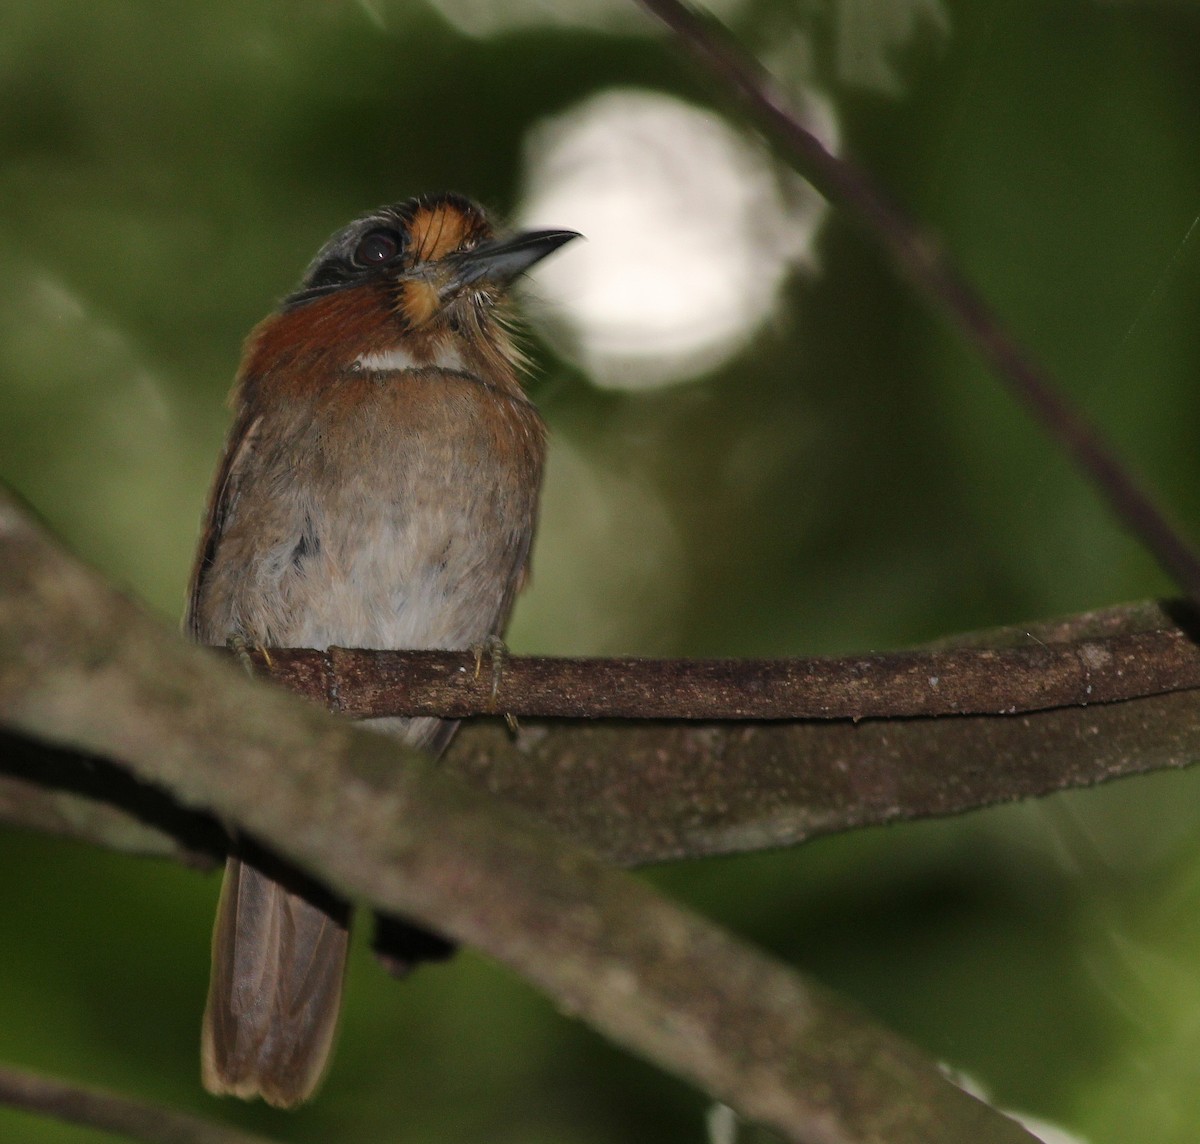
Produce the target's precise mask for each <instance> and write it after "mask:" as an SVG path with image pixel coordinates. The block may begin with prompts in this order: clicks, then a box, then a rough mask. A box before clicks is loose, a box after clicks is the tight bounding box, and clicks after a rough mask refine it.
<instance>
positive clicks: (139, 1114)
mask: <svg viewBox="0 0 1200 1144" xmlns="http://www.w3.org/2000/svg"><path fill="white" fill-rule="evenodd" d="M0 1105H7V1106H8V1107H10V1108H19V1109H23V1110H24V1111H26V1112H36V1113H41V1114H42V1115H44V1116H52V1117H54V1118H55V1119H57V1120H63V1121H66V1122H67V1123H68V1124H82V1125H84V1126H85V1127H88V1128H98V1129H100V1130H101V1131H103V1132H115V1133H118V1134H119V1135H121V1136H124V1137H126V1138H128V1139H130V1140H142V1141H145V1144H272V1141H271V1140H269V1139H268V1138H267V1137H265V1136H258V1135H255V1134H252V1133H249V1132H242V1131H240V1130H238V1129H236V1128H227V1127H225V1125H223V1124H214V1123H213V1122H212V1121H209V1120H203V1119H201V1118H200V1117H198V1116H190V1115H188V1114H187V1113H184V1112H177V1111H175V1110H174V1109H172V1108H164V1107H163V1106H162V1105H158V1104H149V1103H146V1102H143V1101H140V1100H131V1099H130V1098H129V1097H127V1096H121V1095H120V1094H118V1093H115V1092H108V1091H106V1090H104V1089H100V1088H90V1087H85V1086H84V1085H78V1084H72V1083H69V1082H67V1081H62V1080H58V1079H56V1078H53V1077H48V1076H42V1075H41V1074H39V1073H33V1072H27V1071H25V1070H24V1069H17V1068H13V1067H12V1066H10V1065H0Z"/></svg>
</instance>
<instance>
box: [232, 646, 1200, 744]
mask: <svg viewBox="0 0 1200 1144" xmlns="http://www.w3.org/2000/svg"><path fill="white" fill-rule="evenodd" d="M252 657H253V659H254V660H255V663H256V665H257V667H258V670H259V671H260V672H261V673H262V674H263V675H267V676H270V678H272V679H274V680H275V681H277V682H279V683H281V684H283V685H284V686H285V687H287V688H288V689H289V690H291V691H295V692H298V693H299V694H301V695H305V696H307V697H308V698H310V699H313V700H316V701H317V702H319V703H323V704H325V705H326V706H328V707H329V708H330V709H331V710H334V711H339V712H341V713H342V714H345V715H351V716H354V717H358V718H365V717H369V716H380V715H441V716H443V717H448V718H454V719H462V718H467V717H470V716H473V715H488V714H497V713H504V714H507V715H518V716H522V717H532V718H560V719H563V718H565V719H580V718H587V719H694V720H705V721H709V722H713V721H724V720H734V719H737V720H741V719H760V720H761V719H776V720H777V719H882V718H897V717H905V718H908V717H914V716H934V715H982V714H1003V715H1016V714H1022V713H1025V712H1030V711H1043V710H1046V709H1048V708H1052V707H1069V706H1087V705H1089V704H1093V703H1111V702H1114V701H1118V700H1126V699H1138V698H1144V697H1146V696H1149V695H1160V694H1163V693H1165V692H1170V691H1186V690H1192V689H1195V688H1200V648H1198V647H1197V646H1196V644H1195V643H1193V642H1192V640H1191V639H1190V638H1189V637H1188V636H1187V635H1185V634H1184V633H1183V632H1181V631H1179V630H1166V631H1162V630H1160V631H1149V632H1134V633H1123V634H1119V635H1111V636H1105V637H1098V638H1088V639H1082V640H1075V641H1071V642H1067V643H1057V644H1049V643H1045V642H1033V641H1032V640H1030V641H1029V642H1028V645H1027V646H1025V647H1017V648H946V649H943V650H938V651H928V652H896V653H892V654H888V655H869V656H854V657H852V658H846V659H777V660H733V659H720V660H686V659H560V658H547V657H538V656H511V655H504V656H502V657H500V658H493V657H492V655H491V653H487V654H484V655H482V656H476V655H475V654H473V653H471V652H453V651H365V650H356V649H348V648H330V649H329V650H328V651H317V650H313V649H303V648H287V649H277V648H272V649H271V650H270V651H269V652H263V651H256V652H253V653H252Z"/></svg>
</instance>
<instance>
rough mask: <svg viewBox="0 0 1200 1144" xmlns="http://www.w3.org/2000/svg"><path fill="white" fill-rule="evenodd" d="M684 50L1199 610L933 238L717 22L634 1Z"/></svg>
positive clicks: (1137, 490)
mask: <svg viewBox="0 0 1200 1144" xmlns="http://www.w3.org/2000/svg"><path fill="white" fill-rule="evenodd" d="M639 3H640V4H641V5H642V7H644V8H645V9H647V11H649V12H650V13H652V14H653V15H654V16H656V17H657V18H658V19H659V20H661V21H662V22H663V23H664V24H665V25H666V26H667V27H668V28H670V29H671V30H672V31H673V32H674V33H675V35H676V36H677V37H678V38H679V41H680V44H681V45H682V47H683V48H684V49H685V50H686V51H687V52H688V53H689V54H690V55H691V56H692V57H693V58H695V59H696V60H697V61H698V62H699V63H700V64H701V65H702V66H703V67H704V68H705V69H706V70H707V71H708V72H710V73H711V74H712V76H713V77H714V78H715V79H716V80H717V81H718V83H720V84H721V85H722V87H724V88H726V89H728V90H729V91H731V92H732V93H733V94H734V95H736V96H737V97H738V99H739V100H740V101H741V102H742V103H743V105H744V106H746V107H747V108H748V109H749V111H750V114H751V115H752V116H753V117H754V119H755V120H756V121H757V122H758V123H759V124H761V125H762V126H763V127H764V128H765V129H766V130H767V132H768V133H769V134H770V135H771V136H772V137H773V138H774V139H776V140H778V142H779V144H780V145H781V146H782V147H783V148H784V150H785V151H786V153H787V155H788V156H789V158H790V159H791V162H792V163H793V165H794V166H795V168H796V170H798V171H799V172H800V173H801V174H802V175H803V176H804V177H805V178H806V179H808V181H809V182H811V183H812V185H813V186H814V187H815V188H816V189H817V190H818V191H820V193H821V194H823V195H824V196H825V197H826V198H828V199H829V200H831V201H832V202H834V203H837V204H839V205H840V206H843V207H845V208H846V209H847V210H849V211H851V212H852V213H853V214H854V215H855V216H856V217H857V218H858V219H859V221H860V222H862V223H863V224H864V225H865V226H866V227H867V229H868V230H869V231H870V232H871V234H872V235H874V237H875V238H876V239H877V240H878V241H879V242H880V243H881V244H882V245H883V246H884V248H885V249H887V250H888V252H889V253H890V254H891V255H892V257H893V258H894V259H895V261H896V264H897V265H898V266H899V268H900V270H901V271H902V272H903V273H904V274H905V275H906V276H907V277H908V278H909V280H910V281H911V282H913V283H914V284H915V285H916V286H917V287H918V288H919V289H920V290H921V291H922V292H923V293H924V294H926V295H927V296H928V297H929V298H930V299H931V300H932V301H933V302H934V303H935V304H936V305H937V306H938V308H939V309H941V310H942V312H943V313H944V314H945V315H946V317H947V318H949V319H950V321H951V322H952V323H953V324H954V325H955V326H957V327H958V329H959V331H960V332H961V333H962V334H963V335H964V337H966V339H967V340H968V341H969V342H970V344H971V345H972V346H973V347H974V348H975V350H976V352H977V353H978V354H979V355H980V356H981V357H982V358H983V359H984V360H985V361H987V362H988V363H989V364H990V365H991V367H992V369H993V370H994V371H995V373H996V374H997V376H998V377H999V378H1000V379H1001V380H1002V381H1003V382H1004V383H1005V384H1006V385H1007V386H1008V387H1009V389H1010V390H1011V391H1012V392H1013V393H1014V394H1015V395H1016V396H1017V397H1018V398H1019V399H1020V400H1021V401H1022V402H1024V403H1025V405H1026V406H1027V407H1028V408H1029V410H1030V412H1031V413H1032V414H1033V416H1034V417H1035V418H1036V419H1037V420H1038V421H1039V422H1040V423H1041V425H1042V427H1043V428H1044V429H1045V430H1046V432H1047V433H1048V434H1049V435H1050V436H1051V438H1052V439H1053V440H1055V441H1056V442H1057V443H1058V445H1059V446H1060V447H1061V448H1062V449H1063V450H1065V452H1066V453H1067V455H1068V456H1069V457H1071V459H1072V460H1073V461H1074V462H1075V464H1076V465H1078V466H1079V467H1080V468H1081V469H1082V470H1083V471H1084V473H1085V474H1086V475H1087V476H1088V478H1089V479H1090V480H1091V482H1092V483H1093V485H1094V486H1095V487H1096V489H1097V490H1098V491H1099V492H1100V495H1101V496H1102V497H1103V498H1104V500H1105V501H1107V503H1108V507H1109V509H1110V510H1111V511H1112V513H1113V515H1114V516H1116V518H1117V519H1118V520H1119V521H1120V522H1121V523H1122V524H1123V525H1124V526H1125V527H1126V528H1127V529H1128V530H1129V531H1130V532H1131V533H1132V534H1133V535H1134V536H1136V537H1137V538H1138V540H1140V541H1141V543H1142V544H1144V545H1145V546H1146V548H1147V550H1148V551H1149V552H1150V553H1152V554H1153V556H1154V558H1155V559H1156V560H1157V561H1158V563H1159V564H1160V565H1161V566H1162V568H1163V569H1164V571H1166V572H1167V573H1168V574H1169V575H1170V576H1172V577H1173V578H1174V579H1175V582H1176V583H1177V584H1178V585H1179V586H1180V587H1181V588H1182V589H1183V591H1184V592H1185V593H1186V594H1187V596H1188V597H1189V599H1191V600H1192V602H1193V603H1196V604H1197V605H1200V557H1197V555H1196V553H1195V552H1194V551H1193V550H1192V548H1191V547H1190V546H1189V544H1188V543H1187V541H1186V540H1185V539H1184V538H1183V536H1182V535H1181V534H1180V533H1179V532H1178V530H1177V529H1176V528H1175V527H1174V526H1173V525H1172V524H1171V522H1170V520H1168V518H1167V516H1166V514H1165V513H1164V512H1163V511H1162V510H1161V509H1160V508H1159V507H1158V505H1157V504H1156V503H1155V501H1154V499H1153V497H1151V496H1150V494H1149V493H1148V492H1147V491H1146V490H1145V489H1144V488H1142V487H1141V485H1140V484H1139V483H1138V481H1137V480H1136V479H1135V478H1134V476H1133V474H1132V473H1131V472H1130V470H1129V468H1128V466H1126V465H1125V464H1124V462H1123V461H1122V460H1121V458H1120V457H1119V456H1118V454H1117V453H1116V451H1115V449H1114V448H1113V447H1112V446H1111V445H1110V444H1109V442H1108V441H1106V440H1105V439H1104V437H1103V435H1102V434H1101V433H1100V431H1099V430H1098V429H1097V428H1096V426H1094V425H1092V424H1090V423H1089V422H1088V420H1087V419H1086V418H1085V417H1084V416H1083V415H1082V414H1081V413H1080V412H1079V411H1078V410H1076V409H1075V408H1074V407H1073V406H1072V405H1071V404H1070V403H1069V402H1068V401H1067V400H1066V399H1065V398H1064V397H1063V396H1062V395H1061V394H1060V393H1059V392H1058V390H1057V388H1056V386H1055V384H1054V382H1053V381H1052V379H1051V377H1050V375H1049V374H1048V372H1047V371H1046V370H1045V369H1044V368H1043V367H1042V366H1041V365H1040V363H1038V362H1037V361H1035V360H1034V358H1033V356H1032V355H1031V354H1030V353H1029V352H1028V351H1027V350H1026V349H1025V348H1024V347H1023V346H1022V345H1021V344H1020V343H1019V342H1018V341H1017V340H1016V339H1015V338H1014V337H1013V336H1012V335H1011V334H1010V333H1009V331H1008V330H1007V329H1006V328H1005V326H1004V323H1003V322H1001V320H1000V319H999V317H998V316H997V315H996V314H995V313H994V312H993V311H992V309H991V307H989V306H988V304H987V302H986V301H984V299H983V297H982V296H981V295H980V294H979V292H978V291H977V290H976V289H975V287H974V286H973V285H972V284H971V282H970V281H968V279H967V278H966V277H965V276H964V275H963V273H962V272H961V271H960V270H959V269H958V267H957V266H956V265H955V264H954V262H953V261H952V260H951V258H950V257H949V255H948V254H947V253H946V252H945V250H943V249H942V246H941V244H940V242H939V241H938V239H937V238H936V236H935V235H933V234H932V233H931V232H929V231H927V230H925V229H924V228H922V227H921V226H920V225H919V224H918V223H917V222H916V221H915V220H914V219H912V218H910V217H909V216H908V215H907V214H906V213H905V212H904V211H902V210H901V209H900V208H899V207H898V206H897V205H896V204H895V203H893V202H892V201H891V200H890V199H889V198H888V196H887V195H886V194H885V193H884V192H883V191H882V190H881V189H880V188H879V187H877V186H876V185H875V183H874V181H873V180H872V179H871V178H870V176H869V175H868V174H867V173H866V172H865V171H862V170H860V169H859V168H858V167H856V166H855V165H854V164H852V163H850V162H847V161H846V160H845V159H841V158H838V157H837V156H836V155H833V154H832V153H831V152H830V151H828V150H827V149H826V148H825V147H824V146H823V145H822V143H821V141H820V140H819V139H817V137H816V136H815V135H813V134H812V132H810V131H809V130H807V128H805V127H804V125H803V124H802V123H801V122H800V121H799V119H798V118H797V117H796V116H795V115H794V114H793V113H792V111H791V110H790V109H789V108H788V107H787V105H786V102H785V100H784V99H783V97H782V95H781V93H780V92H779V91H778V90H777V89H776V88H775V86H774V84H773V83H772V81H771V79H770V77H769V76H767V75H766V73H765V72H764V71H763V70H762V68H761V67H759V65H758V64H757V62H756V61H754V60H753V59H752V58H751V57H749V56H748V55H747V54H746V53H745V52H744V51H743V50H742V49H741V47H740V46H739V45H738V44H737V43H736V42H735V41H734V40H733V38H732V37H731V36H730V35H729V33H728V32H727V31H726V30H725V29H724V28H722V27H721V26H720V25H719V24H718V23H716V21H715V20H713V19H711V18H709V17H707V16H702V15H701V14H700V13H699V12H698V11H697V10H696V9H694V8H692V7H690V6H689V5H688V4H686V3H685V2H684V0H639Z"/></svg>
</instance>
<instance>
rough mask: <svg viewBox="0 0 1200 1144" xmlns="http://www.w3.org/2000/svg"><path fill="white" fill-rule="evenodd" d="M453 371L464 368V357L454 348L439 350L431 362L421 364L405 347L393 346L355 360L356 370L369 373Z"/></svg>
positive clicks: (446, 347) (360, 356) (448, 347)
mask: <svg viewBox="0 0 1200 1144" xmlns="http://www.w3.org/2000/svg"><path fill="white" fill-rule="evenodd" d="M431 367H432V368H433V369H453V370H461V369H462V368H463V359H462V355H461V354H460V353H459V352H458V350H457V348H456V347H454V346H445V347H443V348H441V349H439V350H438V352H437V353H436V354H435V355H434V357H433V358H432V360H430V361H422V362H419V361H417V360H416V358H414V357H413V355H412V354H411V353H409V352H408V350H406V349H404V347H403V346H392V348H391V349H387V350H381V351H379V352H378V353H373V354H360V355H359V356H358V357H356V358H355V359H354V368H355V369H361V370H365V371H367V372H368V373H394V372H396V371H397V370H406V369H428V368H431Z"/></svg>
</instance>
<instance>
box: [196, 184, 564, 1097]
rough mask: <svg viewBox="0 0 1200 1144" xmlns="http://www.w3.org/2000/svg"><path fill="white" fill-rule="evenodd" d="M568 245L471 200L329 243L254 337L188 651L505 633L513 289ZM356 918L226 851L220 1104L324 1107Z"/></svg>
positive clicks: (434, 643) (441, 728) (531, 448)
mask: <svg viewBox="0 0 1200 1144" xmlns="http://www.w3.org/2000/svg"><path fill="white" fill-rule="evenodd" d="M577 237H579V236H578V234H577V232H575V231H572V230H533V231H525V232H521V233H516V234H514V235H511V236H510V237H497V234H496V233H495V231H494V229H493V227H492V224H491V223H490V222H489V220H488V217H487V215H486V214H485V212H484V211H483V209H482V208H481V207H479V206H478V205H476V204H475V203H474V202H472V201H471V200H470V199H467V198H465V197H464V196H462V195H458V194H454V193H439V194H429V195H422V196H418V197H415V198H410V199H407V200H404V201H401V202H397V203H394V204H391V205H388V206H383V207H380V208H378V209H377V210H373V211H370V212H369V213H367V214H365V215H363V216H362V217H360V218H358V219H356V220H355V221H354V222H352V223H350V224H349V225H348V226H346V227H344V228H343V229H341V230H339V231H338V232H337V233H335V234H334V235H333V236H332V237H331V238H330V239H329V240H328V242H326V243H325V245H324V246H323V247H321V249H320V250H319V252H318V253H317V255H316V257H315V258H314V259H313V261H312V262H311V264H310V265H309V267H308V269H307V271H306V272H305V274H304V276H303V278H302V280H301V282H300V285H299V286H298V288H297V289H296V290H295V291H294V292H293V293H291V294H290V295H288V296H287V297H286V298H285V299H284V300H283V301H282V302H281V303H280V305H279V306H278V308H277V309H276V310H275V312H273V313H272V314H270V315H269V316H268V317H267V318H266V319H265V320H263V321H262V322H260V323H259V324H258V325H257V326H256V327H255V328H254V329H253V330H252V332H251V333H250V335H249V337H248V338H247V341H246V344H245V348H244V352H243V355H242V361H241V366H240V369H239V370H238V373H237V375H236V380H235V382H234V388H233V392H232V396H231V403H232V406H233V411H234V417H233V423H232V427H231V429H230V432H229V436H228V440H227V442H226V446H225V450H224V453H223V456H222V458H221V461H220V463H219V465H218V467H217V471H216V475H215V478H214V481H213V486H212V490H211V493H210V495H209V501H208V508H207V512H206V516H205V523H204V526H203V532H202V535H201V539H200V544H199V549H198V553H197V557H196V562H195V566H194V570H193V574H192V579H191V586H190V594H189V602H188V607H187V612H186V617H185V627H186V630H187V632H188V634H189V635H190V636H191V638H192V639H194V640H195V641H197V642H199V643H202V644H209V645H221V644H226V645H230V644H232V645H240V646H241V647H242V648H243V649H245V648H247V647H261V648H264V649H269V648H271V647H310V648H325V647H329V646H333V645H337V646H343V647H360V648H411V649H420V648H445V649H470V648H480V647H482V646H485V645H486V644H487V643H488V642H489V641H496V640H499V639H500V637H501V636H502V634H503V632H504V629H505V625H506V623H507V621H508V618H509V614H510V612H511V610H512V607H513V601H514V598H515V596H516V594H517V592H518V591H519V589H520V588H521V586H522V585H523V583H524V581H525V579H526V577H527V575H528V570H529V557H530V547H531V544H532V541H533V535H534V530H535V526H536V521H537V512H538V500H539V495H540V489H541V481H542V471H543V467H544V460H545V450H546V430H545V426H544V423H543V421H542V418H541V417H540V415H539V413H538V411H537V410H536V408H535V407H534V405H533V403H532V402H531V401H530V399H529V397H528V396H527V395H526V393H525V390H524V388H523V385H522V376H523V374H524V373H525V372H526V363H525V360H524V358H523V356H522V354H521V353H520V351H519V349H518V346H517V343H516V341H515V338H514V335H513V332H512V325H511V315H510V313H509V311H508V309H507V306H506V303H507V302H508V295H509V293H510V291H509V287H510V286H511V284H512V283H513V281H514V280H515V279H516V278H518V277H519V276H520V275H521V274H522V273H523V272H524V271H526V270H528V269H529V268H530V267H531V266H533V265H534V264H535V263H537V262H539V261H540V260H541V259H543V258H545V257H547V256H548V255H550V254H552V253H553V252H554V251H556V250H557V249H559V247H561V246H562V245H564V244H565V243H567V242H569V241H571V240H572V239H574V238H577ZM268 654H269V653H268ZM368 726H369V727H370V729H371V730H377V731H381V732H383V733H387V734H392V735H396V736H399V737H400V738H401V739H402V740H404V741H405V742H406V743H408V744H409V745H411V746H414V747H419V748H423V749H424V750H426V751H429V752H432V753H434V754H436V753H438V752H440V751H441V750H442V749H443V748H444V747H445V745H446V744H447V743H448V742H449V740H450V738H451V736H452V735H453V733H454V729H455V724H454V723H453V722H449V721H445V720H439V719H435V718H412V719H403V718H387V719H375V720H370V721H368ZM349 925H350V911H349V908H348V906H347V905H346V904H345V903H343V902H341V901H339V900H338V899H337V898H336V896H335V895H333V894H332V893H330V892H328V891H327V890H325V889H323V888H322V887H321V886H319V885H317V884H315V883H314V882H311V881H309V880H308V879H306V878H305V877H304V876H302V875H301V874H299V873H298V872H296V871H294V870H291V869H289V868H288V867H287V866H286V864H284V863H281V862H278V861H277V860H275V859H273V858H272V857H271V856H270V855H269V854H267V853H266V852H264V851H263V850H261V849H260V848H258V847H256V845H255V843H254V841H253V840H252V839H249V838H243V837H239V836H236V835H235V836H234V837H233V840H232V843H231V847H230V853H229V856H228V857H227V859H226V865H225V873H224V880H223V884H222V889H221V896H220V902H219V905H218V907H217V915H216V921H215V924H214V929H213V942H212V969H211V976H210V981H209V990H208V998H207V1003H206V1006H205V1013H204V1020H203V1026H202V1034H201V1077H202V1081H203V1083H204V1085H205V1087H206V1088H207V1089H208V1090H209V1091H210V1092H212V1093H214V1094H218V1095H231V1096H238V1097H242V1098H246V1099H253V1098H256V1097H261V1098H262V1099H264V1100H265V1101H266V1102H267V1103H269V1104H272V1105H275V1106H277V1107H280V1108H293V1107H295V1106H296V1105H298V1104H301V1103H303V1102H304V1101H305V1100H307V1099H309V1098H310V1097H311V1096H312V1095H313V1093H314V1092H315V1090H316V1088H317V1087H318V1085H319V1084H320V1082H321V1080H322V1078H323V1076H324V1074H325V1071H326V1068H327V1065H328V1063H329V1058H330V1055H331V1051H332V1046H333V1041H334V1035H335V1031H336V1028H337V1024H338V1014H339V1009H340V1005H341V995H342V983H343V977H344V973H345V965H346V954H347V949H348V940H349ZM396 925H397V926H398V927H399V929H400V931H401V932H402V933H403V932H405V931H408V932H409V933H410V936H411V935H412V934H419V933H420V931H419V930H418V929H417V928H416V927H409V926H407V925H406V923H405V922H404V920H403V919H397V921H396ZM426 936H427V937H428V936H429V935H426ZM433 944H435V945H436V944H437V939H436V938H434V939H433ZM401 956H403V955H401ZM414 956H416V955H414Z"/></svg>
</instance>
